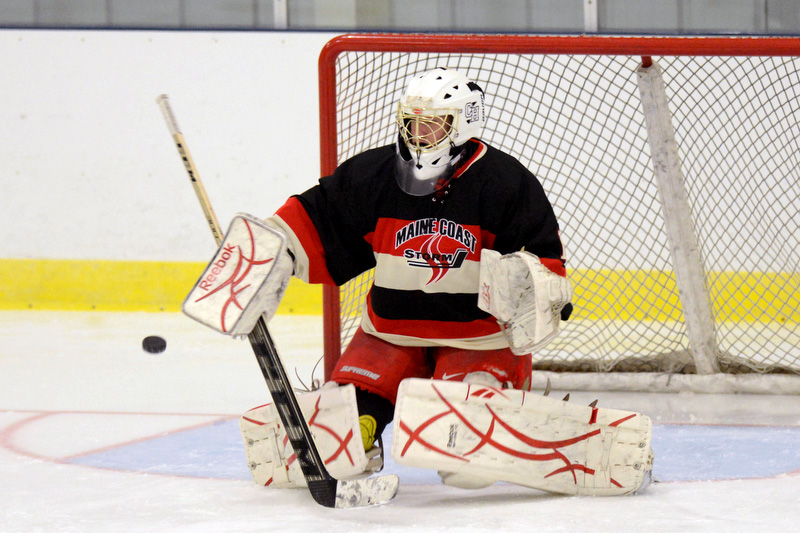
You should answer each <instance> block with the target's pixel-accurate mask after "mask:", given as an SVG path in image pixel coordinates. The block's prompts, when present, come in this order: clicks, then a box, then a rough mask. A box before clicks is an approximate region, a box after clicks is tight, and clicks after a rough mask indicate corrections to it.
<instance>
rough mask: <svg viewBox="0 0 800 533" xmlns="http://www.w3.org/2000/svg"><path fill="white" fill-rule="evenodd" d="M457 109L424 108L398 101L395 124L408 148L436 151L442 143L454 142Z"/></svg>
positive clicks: (417, 150)
mask: <svg viewBox="0 0 800 533" xmlns="http://www.w3.org/2000/svg"><path fill="white" fill-rule="evenodd" d="M458 115H459V110H458V109H453V108H435V109H434V108H426V107H423V106H412V105H408V104H403V102H400V103H398V104H397V115H396V120H397V125H398V127H399V129H400V137H401V138H402V139H403V141H404V142H405V143H406V146H408V149H409V150H411V151H414V152H417V153H427V152H433V151H438V150H439V149H441V148H442V145H444V144H447V146H450V145H453V144H454V143H455V135H454V134H455V132H457V131H458V122H457V121H458Z"/></svg>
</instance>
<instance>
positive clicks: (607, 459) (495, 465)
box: [392, 379, 652, 496]
mask: <svg viewBox="0 0 800 533" xmlns="http://www.w3.org/2000/svg"><path fill="white" fill-rule="evenodd" d="M651 436H652V424H651V422H650V419H649V418H648V417H647V416H644V415H641V414H638V413H633V412H628V411H620V410H615V409H605V408H598V407H590V406H584V405H578V404H575V403H570V402H565V401H561V400H556V399H552V398H548V397H545V396H541V395H538V394H532V393H527V392H524V391H519V390H510V389H499V388H495V387H490V386H486V385H480V384H469V383H461V382H453V381H435V380H424V379H406V380H404V381H403V382H402V383H401V384H400V388H399V391H398V397H397V404H396V406H395V418H394V426H393V436H392V457H393V458H394V459H395V461H396V462H397V463H398V464H401V465H406V466H413V467H420V468H430V469H435V470H439V471H440V472H444V473H451V474H452V477H451V480H452V481H453V482H452V483H448V484H451V485H455V486H464V485H463V484H459V480H460V479H466V480H467V481H469V482H470V483H467V484H466V486H470V485H472V486H486V485H488V484H489V483H490V482H491V481H505V482H509V483H514V484H517V485H523V486H526V487H531V488H536V489H540V490H544V491H548V492H554V493H559V494H580V495H596V496H613V495H622V494H629V493H632V492H634V491H636V490H637V489H639V488H644V486H643V485H645V484H646V481H647V480H648V479H649V475H650V470H651V468H652V452H651V449H650V440H651ZM442 477H443V479H444V481H445V482H446V483H447V482H448V479H447V477H448V476H447V475H446V474H445V475H443V476H442ZM480 480H483V483H480Z"/></svg>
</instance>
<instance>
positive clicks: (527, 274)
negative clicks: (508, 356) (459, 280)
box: [478, 250, 572, 355]
mask: <svg viewBox="0 0 800 533" xmlns="http://www.w3.org/2000/svg"><path fill="white" fill-rule="evenodd" d="M571 300H572V286H571V285H570V282H569V280H568V279H567V278H565V277H562V276H559V275H558V274H556V273H554V272H552V271H551V270H550V269H548V268H547V267H546V266H544V265H543V264H542V263H541V262H540V261H539V258H538V257H537V256H535V255H533V254H531V253H529V252H525V251H521V252H514V253H512V254H507V255H501V254H500V253H499V252H496V251H494V250H483V251H482V252H481V270H480V294H479V296H478V307H479V308H481V309H482V310H484V311H486V312H487V313H489V314H491V315H492V316H494V317H495V318H497V321H498V322H499V323H500V327H502V328H503V333H504V334H505V336H506V338H507V339H508V343H509V346H510V348H511V351H512V352H514V353H515V354H516V355H525V354H529V353H534V352H536V351H538V350H540V349H542V348H544V347H545V346H546V345H547V344H548V343H549V342H550V341H552V340H553V339H554V338H556V336H557V335H558V325H559V321H560V320H561V316H562V312H561V310H562V309H564V308H565V306H567V305H569V303H570V301H571ZM565 318H566V317H565Z"/></svg>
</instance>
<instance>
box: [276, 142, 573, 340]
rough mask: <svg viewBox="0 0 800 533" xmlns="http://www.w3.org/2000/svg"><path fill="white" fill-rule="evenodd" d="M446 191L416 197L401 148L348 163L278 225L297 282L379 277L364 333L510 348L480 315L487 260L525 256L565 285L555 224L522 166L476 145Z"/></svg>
mask: <svg viewBox="0 0 800 533" xmlns="http://www.w3.org/2000/svg"><path fill="white" fill-rule="evenodd" d="M468 150H469V152H468V157H467V158H466V160H465V163H464V164H463V165H462V166H461V167H460V168H459V169H458V170H457V171H456V174H455V175H454V178H453V179H452V180H451V181H450V183H449V185H448V186H446V187H445V188H444V189H442V190H439V191H437V192H436V193H433V194H430V195H428V196H410V195H408V194H406V193H404V192H403V191H402V190H401V189H400V187H399V186H398V185H397V183H396V180H395V157H396V155H395V147H394V145H390V146H384V147H381V148H376V149H373V150H369V151H367V152H364V153H362V154H360V155H357V156H355V157H353V158H351V159H349V160H348V161H346V162H344V163H342V164H341V165H340V166H339V167H338V168H337V169H336V171H335V172H334V173H333V174H332V175H331V176H327V177H324V178H322V179H321V180H320V182H319V185H317V186H315V187H313V188H311V189H309V190H308V191H306V192H304V193H302V194H300V195H297V196H293V197H291V198H290V199H289V200H288V201H287V202H286V203H285V204H284V205H283V206H282V207H281V208H280V209H279V210H278V212H277V213H276V215H275V217H273V219H272V220H273V222H274V223H276V224H278V225H279V226H281V227H282V229H284V231H286V232H287V234H288V235H289V238H290V243H291V248H292V252H293V253H294V255H295V263H296V266H295V275H297V276H298V277H300V278H301V279H304V280H305V281H307V282H310V283H335V284H337V285H341V284H343V283H345V282H346V281H348V280H350V279H351V278H353V277H355V276H357V275H358V274H360V273H362V272H364V271H366V270H369V269H370V268H373V267H374V268H375V272H374V274H375V276H374V281H373V286H372V288H371V290H370V292H369V295H368V297H367V301H366V303H365V306H366V307H365V313H364V316H363V321H362V327H363V328H364V330H365V331H366V332H367V333H370V334H373V335H377V336H378V337H381V338H383V339H385V340H388V341H389V342H393V343H395V344H404V345H421V346H426V345H448V346H455V347H463V348H471V349H494V348H501V347H505V346H508V343H507V342H506V340H505V338H504V337H503V335H502V333H501V331H500V327H499V325H498V324H497V322H496V320H495V319H494V317H492V316H490V315H488V314H487V313H485V312H484V311H482V310H480V309H479V308H478V307H477V301H478V279H479V271H480V254H481V250H482V249H483V248H490V249H494V250H497V251H499V252H500V253H511V252H514V251H517V250H520V249H522V248H523V247H524V248H525V250H527V251H529V252H531V253H533V254H535V255H537V256H539V257H540V259H541V261H542V263H544V264H545V265H546V266H547V267H548V268H550V270H552V271H554V272H556V273H558V274H560V275H562V276H564V275H566V271H565V269H564V257H563V253H564V251H563V247H562V244H561V240H560V237H559V233H558V222H557V221H556V217H555V215H554V213H553V209H552V207H551V205H550V202H549V201H548V200H547V197H546V196H545V193H544V190H543V189H542V186H541V184H540V183H539V181H538V180H537V179H536V178H535V177H534V176H533V174H531V173H530V172H529V171H528V170H527V169H526V168H525V167H524V166H523V165H522V164H521V163H520V162H519V161H517V160H516V159H514V158H513V157H511V156H510V155H507V154H505V153H504V152H501V151H500V150H497V149H496V148H493V147H491V146H489V145H487V144H485V143H483V142H480V141H477V140H471V141H470V145H469V146H468Z"/></svg>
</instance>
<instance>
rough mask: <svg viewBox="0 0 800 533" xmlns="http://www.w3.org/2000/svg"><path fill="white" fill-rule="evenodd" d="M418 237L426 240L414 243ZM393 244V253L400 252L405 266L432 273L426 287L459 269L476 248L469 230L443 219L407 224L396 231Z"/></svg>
mask: <svg viewBox="0 0 800 533" xmlns="http://www.w3.org/2000/svg"><path fill="white" fill-rule="evenodd" d="M418 237H426V238H425V239H424V240H415V239H417V238H418ZM412 240H415V241H414V242H413V243H412V242H410V241H412ZM394 242H395V249H396V250H400V249H402V251H403V257H404V258H405V259H406V263H407V264H408V266H411V267H417V268H430V269H431V270H432V273H431V279H430V280H428V283H427V285H429V284H431V283H436V282H437V281H439V280H440V279H442V278H443V277H444V276H445V275H446V274H447V272H448V271H449V270H450V269H453V268H461V265H463V264H464V260H465V259H466V258H467V256H468V255H469V254H470V252H474V251H475V247H476V245H477V239H476V238H475V235H473V234H472V232H471V231H469V230H468V229H466V228H465V227H464V226H462V225H461V224H458V223H456V222H453V221H451V220H448V219H446V218H424V219H421V220H415V221H414V222H410V223H409V224H406V225H405V226H403V227H402V228H400V229H399V230H397V231H396V232H395V236H394ZM407 243H408V246H406V247H404V245H406V244H407Z"/></svg>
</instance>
